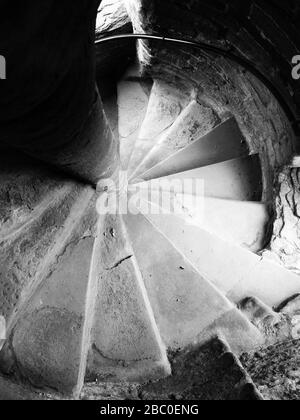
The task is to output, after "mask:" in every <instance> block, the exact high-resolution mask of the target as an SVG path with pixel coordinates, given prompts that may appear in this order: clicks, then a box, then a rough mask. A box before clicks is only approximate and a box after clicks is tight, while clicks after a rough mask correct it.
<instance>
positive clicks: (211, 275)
mask: <svg viewBox="0 0 300 420" xmlns="http://www.w3.org/2000/svg"><path fill="white" fill-rule="evenodd" d="M147 217H150V216H147ZM151 220H152V222H153V223H155V226H156V227H157V228H158V229H159V230H160V231H161V232H162V233H163V234H164V235H166V236H167V237H168V239H169V240H170V241H171V242H172V243H173V244H174V246H175V247H176V248H177V249H178V250H180V251H181V252H182V254H183V255H185V257H186V258H187V259H188V260H189V261H191V263H192V264H193V265H194V266H195V267H196V268H197V269H198V271H199V272H200V273H201V274H202V275H203V276H205V278H207V279H209V280H210V281H211V282H212V283H213V284H214V285H215V286H216V287H217V288H218V289H219V290H220V291H221V292H222V293H224V294H225V295H226V296H227V297H228V299H230V300H231V301H233V302H235V303H239V302H240V301H241V300H242V299H244V298H246V297H249V296H256V297H257V298H259V299H260V300H262V301H263V302H264V303H265V304H267V305H269V306H271V307H274V306H277V305H279V304H280V303H281V302H282V301H283V300H284V299H287V298H289V297H290V296H292V295H294V294H296V293H299V291H300V277H299V276H298V275H296V274H294V273H292V272H290V271H288V270H286V269H285V268H284V267H282V266H280V265H277V264H275V263H274V262H273V261H271V260H268V259H267V258H266V257H262V256H258V255H256V254H254V253H252V252H250V251H248V250H247V249H244V248H242V247H239V246H237V245H234V244H230V243H228V242H225V241H223V240H222V239H220V238H218V237H217V236H216V235H213V234H211V233H209V232H207V231H205V230H204V229H201V228H198V227H197V226H193V225H190V224H187V223H186V222H185V221H183V220H182V218H181V217H179V216H176V215H159V216H158V217H157V216H152V215H151Z"/></svg>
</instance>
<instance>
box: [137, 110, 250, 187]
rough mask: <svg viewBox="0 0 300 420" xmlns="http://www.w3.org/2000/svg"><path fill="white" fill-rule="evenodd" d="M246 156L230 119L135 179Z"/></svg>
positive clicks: (243, 142) (236, 127) (242, 143)
mask: <svg viewBox="0 0 300 420" xmlns="http://www.w3.org/2000/svg"><path fill="white" fill-rule="evenodd" d="M247 155H249V149H248V146H247V144H246V141H245V139H244V137H243V135H242V133H241V131H240V129H239V127H238V125H237V123H236V121H235V119H234V118H230V119H228V120H227V121H225V122H224V123H222V124H220V125H219V126H218V127H216V128H215V129H214V130H213V131H211V132H210V133H209V134H207V135H206V136H204V137H202V138H201V139H199V140H196V141H194V142H193V143H192V144H190V145H189V146H187V147H186V148H185V149H183V150H180V151H179V152H177V153H175V154H173V155H171V156H170V157H168V158H167V159H166V160H164V161H162V162H160V163H159V164H158V165H156V166H154V167H153V168H152V169H150V170H149V171H147V172H145V173H144V174H141V175H140V176H139V178H141V179H144V180H145V181H148V180H149V179H153V178H161V177H163V176H168V175H173V174H175V173H178V172H185V171H189V170H191V169H195V168H200V167H202V166H208V165H213V164H215V163H220V162H225V161H227V160H231V159H235V158H240V157H244V156H247Z"/></svg>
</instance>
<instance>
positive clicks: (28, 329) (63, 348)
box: [0, 202, 96, 396]
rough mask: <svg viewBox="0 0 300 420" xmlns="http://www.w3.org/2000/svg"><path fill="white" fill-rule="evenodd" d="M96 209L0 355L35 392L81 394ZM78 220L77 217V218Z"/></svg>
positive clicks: (81, 224) (80, 225)
mask: <svg viewBox="0 0 300 420" xmlns="http://www.w3.org/2000/svg"><path fill="white" fill-rule="evenodd" d="M94 205H95V203H92V202H91V203H90V206H88V207H87V208H86V211H85V212H84V214H83V215H82V217H81V218H80V221H79V223H78V224H77V226H76V228H75V229H73V232H72V234H71V236H70V237H69V240H68V243H67V244H65V246H64V248H63V250H62V251H61V253H60V255H56V258H55V259H56V261H55V264H54V266H53V267H52V269H51V271H50V273H49V274H48V276H47V277H45V278H44V279H43V281H41V282H40V286H39V288H38V289H37V290H36V292H35V293H34V294H33V295H32V297H31V298H30V299H29V300H28V303H27V304H26V307H24V309H23V310H22V312H21V313H20V314H19V317H18V319H17V320H16V322H15V325H14V328H13V330H12V331H11V333H10V336H9V340H8V343H9V345H6V344H5V346H4V348H3V350H2V352H1V354H0V368H1V370H2V371H3V372H4V373H5V374H6V375H8V376H12V377H14V375H17V376H22V377H23V378H25V379H27V380H28V381H29V382H30V383H31V384H32V385H34V386H35V387H36V388H38V389H45V388H49V389H54V390H57V391H59V392H60V393H62V394H68V395H69V394H71V395H74V396H76V395H79V393H80V390H81V387H82V383H81V374H80V373H81V366H82V346H83V331H84V323H85V312H86V298H87V291H88V286H89V272H90V262H91V256H92V252H93V244H94V233H93V231H94V222H95V220H96V219H95V217H94V213H95V210H94ZM77 216H78V215H77Z"/></svg>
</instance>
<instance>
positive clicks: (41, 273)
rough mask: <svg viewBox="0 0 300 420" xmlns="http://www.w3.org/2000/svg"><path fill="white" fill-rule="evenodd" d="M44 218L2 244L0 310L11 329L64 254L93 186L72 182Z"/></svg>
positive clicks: (37, 219)
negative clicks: (33, 294)
mask: <svg viewBox="0 0 300 420" xmlns="http://www.w3.org/2000/svg"><path fill="white" fill-rule="evenodd" d="M59 192H60V189H58V190H57V193H58V194H57V197H56V196H55V190H54V191H53V197H54V201H53V202H52V204H51V205H50V206H48V207H47V208H46V209H45V211H43V212H42V213H41V215H40V216H39V217H38V218H36V219H34V220H33V221H32V222H31V223H29V224H26V225H25V227H24V229H21V230H20V231H18V232H17V233H18V234H16V235H15V234H14V235H11V236H10V237H9V238H6V240H5V241H2V242H1V243H0V249H1V257H0V267H1V269H0V286H1V294H0V308H1V315H3V316H4V317H5V319H6V322H7V328H8V330H10V329H11V328H12V326H13V324H14V322H15V321H16V319H17V317H18V316H19V311H20V310H21V309H22V308H23V306H24V304H25V303H26V302H27V300H28V299H29V298H30V296H31V293H32V292H33V291H35V290H36V287H37V286H38V285H39V284H40V283H41V281H43V279H45V278H46V277H47V276H48V275H49V273H51V270H52V269H53V267H55V264H56V261H57V257H58V256H59V255H60V253H61V252H63V250H64V248H65V246H66V244H67V243H68V240H69V238H70V237H72V232H73V230H74V228H75V227H76V226H77V225H78V224H79V223H80V221H81V216H82V214H83V213H84V212H85V211H86V207H87V205H88V204H89V202H90V200H91V199H92V197H93V196H94V190H93V189H92V188H90V187H82V185H79V184H75V183H73V182H70V183H69V190H68V192H67V193H66V194H65V195H62V196H61V195H60V194H59Z"/></svg>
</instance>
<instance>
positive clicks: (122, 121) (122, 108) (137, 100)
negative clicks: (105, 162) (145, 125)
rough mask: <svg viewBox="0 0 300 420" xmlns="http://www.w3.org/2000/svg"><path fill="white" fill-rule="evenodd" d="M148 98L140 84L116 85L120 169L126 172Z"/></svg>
mask: <svg viewBox="0 0 300 420" xmlns="http://www.w3.org/2000/svg"><path fill="white" fill-rule="evenodd" d="M148 100H149V99H148V96H147V94H146V93H145V90H144V89H143V87H142V85H141V83H139V82H136V81H121V82H120V83H119V84H118V110H119V138H120V156H121V165H122V169H124V170H127V168H128V164H129V160H130V157H131V154H132V151H133V149H134V145H135V142H136V140H137V138H138V134H139V131H140V128H141V125H142V122H143V120H144V118H145V115H146V111H147V106H148Z"/></svg>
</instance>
